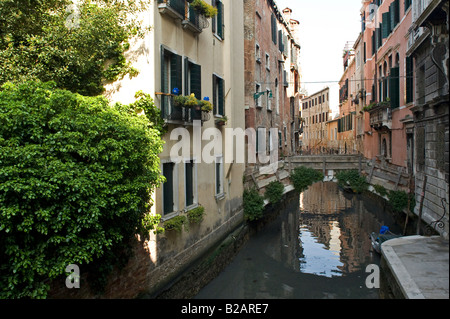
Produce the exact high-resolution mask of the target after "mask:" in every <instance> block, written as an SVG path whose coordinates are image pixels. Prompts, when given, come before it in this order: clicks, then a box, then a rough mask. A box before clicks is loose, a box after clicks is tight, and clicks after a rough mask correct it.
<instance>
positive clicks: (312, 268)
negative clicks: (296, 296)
mask: <svg viewBox="0 0 450 319" xmlns="http://www.w3.org/2000/svg"><path fill="white" fill-rule="evenodd" d="M339 235H340V230H339V223H338V222H331V225H330V236H331V238H330V247H329V249H328V248H327V247H326V246H325V245H324V244H321V243H319V242H318V238H316V237H314V235H313V234H312V233H311V232H310V231H309V230H308V228H307V226H306V225H303V226H301V227H300V236H299V240H300V244H301V246H302V247H303V256H302V257H301V258H300V271H301V272H303V273H308V274H314V275H319V276H325V277H332V276H340V275H341V274H342V272H341V269H340V268H342V265H343V264H342V262H341V261H340V255H341V254H340V252H341V246H340V244H341V241H340V239H339Z"/></svg>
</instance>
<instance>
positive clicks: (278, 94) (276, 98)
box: [275, 79, 280, 114]
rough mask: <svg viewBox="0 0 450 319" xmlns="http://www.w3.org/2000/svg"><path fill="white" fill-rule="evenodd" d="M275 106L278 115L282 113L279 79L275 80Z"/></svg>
mask: <svg viewBox="0 0 450 319" xmlns="http://www.w3.org/2000/svg"><path fill="white" fill-rule="evenodd" d="M275 106H276V111H277V114H279V113H280V89H279V86H278V79H275Z"/></svg>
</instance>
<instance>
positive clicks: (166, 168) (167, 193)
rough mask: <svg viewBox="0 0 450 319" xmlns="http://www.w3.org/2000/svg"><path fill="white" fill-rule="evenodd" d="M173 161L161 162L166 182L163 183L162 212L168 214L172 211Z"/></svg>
mask: <svg viewBox="0 0 450 319" xmlns="http://www.w3.org/2000/svg"><path fill="white" fill-rule="evenodd" d="M173 168H174V164H173V163H165V164H163V174H164V177H165V178H166V182H165V183H164V184H163V196H164V198H163V205H164V208H163V211H164V214H170V213H172V212H173V208H174V203H173V199H174V198H173Z"/></svg>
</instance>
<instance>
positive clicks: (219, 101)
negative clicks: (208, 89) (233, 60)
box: [213, 74, 225, 116]
mask: <svg viewBox="0 0 450 319" xmlns="http://www.w3.org/2000/svg"><path fill="white" fill-rule="evenodd" d="M213 106H214V115H220V116H225V81H224V80H223V79H221V78H220V77H218V76H217V75H215V74H213Z"/></svg>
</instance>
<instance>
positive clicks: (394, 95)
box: [389, 68, 400, 109]
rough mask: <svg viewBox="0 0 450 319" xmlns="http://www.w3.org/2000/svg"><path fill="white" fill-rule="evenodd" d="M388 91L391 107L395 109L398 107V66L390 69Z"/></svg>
mask: <svg viewBox="0 0 450 319" xmlns="http://www.w3.org/2000/svg"><path fill="white" fill-rule="evenodd" d="M389 91H390V94H389V95H390V99H391V108H392V109H396V108H398V107H400V68H392V69H391V75H390V81H389Z"/></svg>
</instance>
